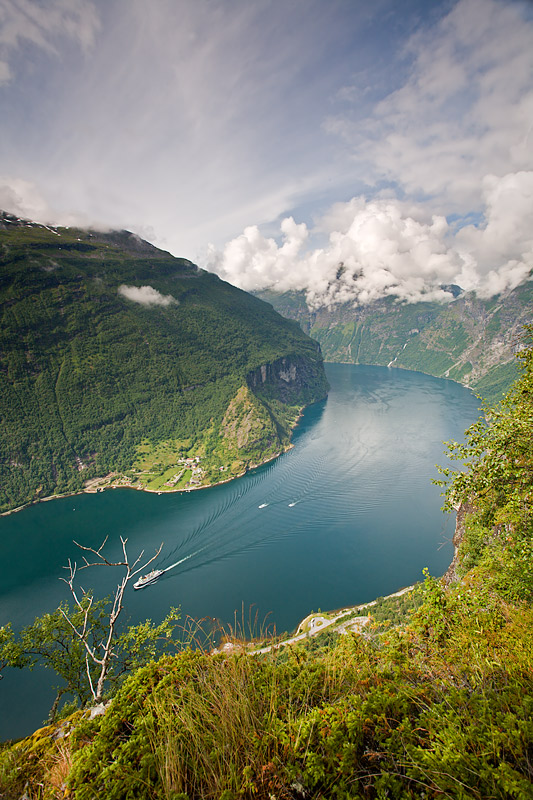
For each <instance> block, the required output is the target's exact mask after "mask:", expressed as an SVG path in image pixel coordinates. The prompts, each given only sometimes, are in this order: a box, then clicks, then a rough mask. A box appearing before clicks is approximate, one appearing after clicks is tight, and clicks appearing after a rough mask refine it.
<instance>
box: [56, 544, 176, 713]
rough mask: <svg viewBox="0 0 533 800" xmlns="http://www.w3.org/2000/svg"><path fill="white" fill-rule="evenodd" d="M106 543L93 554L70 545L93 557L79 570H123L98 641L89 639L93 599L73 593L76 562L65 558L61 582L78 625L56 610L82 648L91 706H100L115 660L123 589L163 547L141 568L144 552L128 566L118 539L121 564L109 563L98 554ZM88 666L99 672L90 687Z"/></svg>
mask: <svg viewBox="0 0 533 800" xmlns="http://www.w3.org/2000/svg"><path fill="white" fill-rule="evenodd" d="M107 539H108V537H107V536H106V538H105V539H104V541H103V543H102V544H101V545H100V547H99V548H98V549H97V550H95V549H94V548H93V547H85V546H84V545H82V544H78V542H76V541H75V542H74V544H75V545H76V546H77V547H79V548H80V549H81V550H84V551H85V552H86V553H92V554H93V556H95V560H94V561H89V560H88V559H87V558H86V556H83V561H84V562H85V563H84V564H83V565H82V566H80V567H79V570H82V569H87V568H88V567H97V566H98V567H123V569H124V573H123V576H122V580H121V581H120V583H119V584H118V586H117V588H116V590H115V594H114V596H113V600H112V606H111V611H110V612H109V617H108V619H107V623H106V625H105V632H104V635H103V637H102V639H101V640H100V641H97V642H93V641H92V639H91V633H92V627H91V624H90V612H91V608H92V604H93V596H92V594H91V593H90V592H87V591H85V590H84V589H83V588H82V589H81V595H80V594H79V593H78V591H77V590H76V587H75V586H74V581H75V579H76V574H77V572H78V571H79V570H78V567H77V564H76V562H74V563H73V562H72V561H71V560H70V558H69V560H68V566H67V567H64V569H66V570H68V572H69V575H68V577H67V578H61V580H62V581H64V582H65V583H66V584H67V585H68V587H69V588H70V592H71V594H72V597H73V598H74V603H75V606H76V609H77V610H78V611H79V612H80V613H81V620H82V621H81V623H80V624H79V625H75V624H74V623H73V622H72V620H71V619H70V617H69V616H68V615H67V614H66V613H65V611H64V610H63V608H62V607H61V606H60V608H59V610H60V611H61V613H62V614H63V616H64V618H65V619H66V621H67V622H68V624H69V625H70V627H71V628H72V630H73V632H74V634H75V636H76V637H77V638H78V639H79V641H80V642H81V643H82V645H83V647H84V648H85V665H86V668H87V676H88V678H89V686H90V688H91V693H92V696H93V698H94V702H95V703H101V702H102V698H103V690H104V684H105V681H106V678H107V676H108V674H109V671H110V669H111V667H112V660H113V658H114V657H115V652H114V644H115V637H116V633H117V620H118V618H119V616H120V612H121V611H122V608H123V605H122V601H123V598H124V592H125V591H126V587H127V585H128V583H129V582H130V581H131V580H132V578H134V577H135V576H136V575H138V574H139V573H140V572H143V571H144V570H145V569H146V567H147V566H148V565H149V564H151V563H152V561H155V559H156V558H157V557H158V555H159V553H160V552H161V549H162V547H163V545H162V544H161V545H160V546H159V549H158V550H157V552H156V553H155V555H153V556H152V558H150V559H148V561H145V562H144V563H142V564H141V563H140V562H141V560H142V557H143V555H144V550H142V551H141V553H140V554H139V555H138V556H137V558H136V559H135V561H133V562H132V563H130V560H129V557H128V553H127V551H126V543H127V541H128V540H127V539H123V538H122V536H121V537H120V542H121V544H122V554H123V560H121V561H109V560H108V559H107V558H106V557H105V556H104V555H103V553H102V550H103V549H104V547H105V545H106V543H107ZM91 663H92V664H94V665H96V666H97V667H99V668H100V670H99V673H98V678H97V680H96V686H95V685H94V682H93V679H92V677H91Z"/></svg>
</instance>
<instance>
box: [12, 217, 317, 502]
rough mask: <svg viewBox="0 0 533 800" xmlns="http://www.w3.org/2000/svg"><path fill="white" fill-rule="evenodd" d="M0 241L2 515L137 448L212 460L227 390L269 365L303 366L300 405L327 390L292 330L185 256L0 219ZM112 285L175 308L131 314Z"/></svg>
mask: <svg viewBox="0 0 533 800" xmlns="http://www.w3.org/2000/svg"><path fill="white" fill-rule="evenodd" d="M0 240H1V244H2V247H1V249H0V254H1V255H0V303H1V316H0V323H1V326H0V375H1V376H2V381H1V391H0V422H1V425H0V443H1V449H2V458H1V459H0V510H6V509H10V508H13V507H15V506H19V505H21V504H23V503H26V502H31V501H32V500H35V499H38V498H41V497H45V496H48V495H51V494H53V493H61V492H69V491H80V490H81V489H82V488H83V485H84V482H85V481H86V480H87V479H90V478H93V477H95V476H98V477H100V476H105V475H106V474H107V473H110V472H119V473H121V472H124V471H125V470H127V469H129V468H130V467H131V466H132V465H133V463H134V462H135V460H136V456H137V453H138V448H139V446H140V445H141V443H142V442H143V441H145V440H146V439H149V440H150V441H151V442H152V444H153V445H154V446H155V445H157V443H158V442H161V441H165V440H169V439H172V440H176V439H178V440H189V443H190V445H189V446H190V449H191V450H193V451H194V453H195V454H196V453H197V452H200V451H202V450H203V451H205V452H206V454H207V456H210V455H212V450H213V448H212V446H210V441H211V439H212V438H213V437H214V438H215V439H216V437H217V436H218V430H219V427H220V425H221V422H222V419H223V417H224V414H225V412H226V410H227V408H228V405H229V403H230V402H231V400H232V398H234V397H235V395H236V393H237V391H238V390H239V388H240V387H242V386H243V385H246V381H247V378H248V376H249V375H250V374H252V373H253V371H254V370H257V369H258V368H259V367H260V366H262V365H264V364H272V363H273V362H275V361H276V360H279V359H280V358H281V357H284V358H290V359H292V360H294V361H295V363H300V364H302V365H305V366H306V369H307V388H308V392H307V395H306V398H305V401H304V402H305V403H308V402H313V401H314V400H318V399H321V398H322V397H323V396H324V395H325V393H326V391H327V384H326V380H325V376H324V372H323V367H322V359H321V355H320V352H319V350H318V348H317V346H316V344H315V343H314V342H312V341H311V340H310V339H309V338H308V337H307V336H305V334H303V333H302V331H301V330H300V328H299V327H298V325H297V324H296V323H294V322H291V321H288V320H284V319H283V318H281V317H280V316H279V315H278V314H276V312H274V311H273V309H272V307H271V306H269V305H268V304H266V303H263V302H262V301H260V300H258V299H256V298H252V297H251V296H250V295H247V294H246V293H245V292H241V291H240V290H238V289H236V288H235V287H233V286H230V285H229V284H227V283H224V282H223V281H221V280H219V279H218V278H217V277H216V276H215V275H212V274H209V273H207V272H204V271H202V270H199V269H198V268H197V267H195V266H194V265H193V264H191V262H189V261H186V260H185V259H177V258H173V257H172V256H170V255H168V254H167V253H163V252H162V251H159V250H157V249H156V248H154V247H152V246H151V245H148V244H147V243H146V242H141V241H140V240H138V239H136V238H135V237H133V236H131V235H130V234H126V233H122V234H117V233H115V234H108V235H106V234H96V233H88V232H87V231H81V230H76V229H66V228H60V229H57V233H54V232H53V231H50V230H48V229H46V228H43V227H42V226H38V225H29V226H25V225H23V224H20V225H17V224H11V225H9V226H8V225H6V226H5V229H4V230H2V226H1V220H0ZM122 285H128V286H136V287H140V286H152V287H153V288H155V289H156V290H157V291H158V292H160V293H161V294H162V295H164V296H165V297H168V296H171V297H172V298H174V299H175V302H172V303H170V304H169V305H167V306H161V305H160V306H154V305H152V306H147V305H141V304H139V303H136V302H133V301H131V300H129V299H127V297H124V296H123V295H122V294H120V293H119V287H120V286H122ZM281 383H283V382H281ZM301 390H302V387H301V386H296V385H295V386H294V387H293V395H294V396H293V397H292V398H291V397H288V398H283V405H285V404H286V403H288V404H289V405H295V404H297V403H298V402H299V400H300V395H301ZM273 391H274V392H275V389H274V387H273ZM303 404H304V403H301V405H303ZM264 411H265V414H267V416H268V417H269V418H270V415H271V414H272V413H275V411H274V412H273V411H272V409H270V410H267V409H264ZM261 447H262V442H259V443H258V446H257V447H256V449H255V450H254V451H253V459H254V460H255V461H260V460H261V459H262V457H263V453H262V450H261ZM210 466H213V467H217V466H220V465H217V464H215V463H214V462H213V463H212V465H210V464H209V463H208V464H207V467H208V468H209V467H210Z"/></svg>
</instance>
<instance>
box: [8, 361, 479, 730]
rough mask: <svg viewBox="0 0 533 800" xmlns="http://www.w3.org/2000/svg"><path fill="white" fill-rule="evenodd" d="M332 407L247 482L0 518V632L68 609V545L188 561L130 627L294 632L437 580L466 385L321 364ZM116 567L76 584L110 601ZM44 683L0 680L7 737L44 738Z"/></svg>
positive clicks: (82, 501) (136, 603) (82, 500)
mask: <svg viewBox="0 0 533 800" xmlns="http://www.w3.org/2000/svg"><path fill="white" fill-rule="evenodd" d="M327 375H328V379H329V381H330V384H331V391H330V395H329V398H328V400H327V401H325V402H323V403H319V404H316V405H314V406H312V407H310V408H308V409H307V410H306V412H305V414H304V416H303V418H302V420H301V422H300V424H299V426H298V428H297V429H296V431H295V433H294V436H293V441H294V445H295V447H294V448H293V449H292V450H290V451H289V452H288V453H286V454H284V455H283V456H281V457H280V458H279V459H277V460H276V461H274V462H271V463H270V464H267V465H265V466H263V467H260V468H258V469H256V470H253V471H252V472H250V473H249V474H247V475H246V476H244V477H243V478H240V479H238V480H236V481H232V482H231V483H228V484H224V485H221V486H218V487H214V488H212V489H209V490H203V491H195V492H190V493H180V494H166V495H161V496H157V495H155V494H149V493H144V492H139V491H135V490H127V489H116V490H109V491H107V492H104V493H100V494H97V495H80V496H76V497H70V498H65V499H62V500H54V501H50V502H47V503H40V504H38V505H35V506H32V507H30V508H28V509H25V510H24V511H22V512H20V513H17V514H13V515H11V516H8V517H3V518H1V519H0V559H1V563H2V564H3V570H2V573H3V574H2V582H1V584H0V625H2V624H5V623H6V622H8V621H11V622H12V623H13V626H14V627H15V628H18V627H20V626H22V625H25V624H27V623H29V622H30V621H32V620H33V618H34V617H35V616H36V615H40V614H43V613H44V612H45V611H49V610H53V609H54V608H56V607H57V605H58V604H59V602H60V601H61V600H64V599H67V587H66V586H65V584H64V583H62V582H61V581H60V580H59V578H60V577H61V575H62V574H65V572H64V570H63V569H62V567H63V566H64V565H65V564H66V563H67V560H68V559H69V558H72V559H76V558H77V559H78V560H79V561H80V560H81V559H80V558H79V551H78V552H77V551H76V547H75V546H74V545H73V539H76V540H77V541H79V542H81V543H83V544H85V545H89V546H94V547H98V546H99V545H100V544H101V542H102V541H103V539H104V537H105V536H109V545H108V550H107V552H108V553H109V556H110V557H114V556H117V557H118V556H119V553H120V542H119V536H123V537H127V539H128V549H129V552H130V554H131V555H132V556H133V555H137V554H138V553H139V551H140V550H142V549H144V551H145V553H146V554H149V555H151V554H153V553H154V552H155V551H156V549H157V547H158V546H159V544H160V543H161V542H163V543H164V546H163V551H162V553H161V556H160V557H159V559H158V561H157V564H156V565H157V566H159V567H165V566H169V565H170V564H173V563H176V562H178V561H181V563H180V564H179V565H178V566H177V567H175V568H174V569H172V570H171V571H170V572H168V573H166V574H165V575H164V576H163V577H162V578H161V579H160V580H159V581H158V583H157V584H155V585H154V586H151V587H148V588H146V589H144V590H142V591H139V592H133V590H132V589H131V590H129V591H128V593H127V607H126V613H127V615H129V617H130V618H131V620H132V621H139V620H143V619H146V618H147V617H150V618H152V619H153V620H154V621H159V620H160V619H162V618H163V617H164V616H165V614H166V612H167V611H168V609H169V607H170V606H172V605H173V606H181V609H182V612H183V614H184V615H190V616H192V617H195V618H202V617H216V618H219V619H221V620H222V621H226V622H228V621H233V620H234V614H235V611H237V613H238V616H239V617H240V616H241V609H242V608H244V609H246V616H247V615H248V609H250V608H253V610H254V611H253V613H254V614H255V611H257V612H258V618H259V619H260V620H262V619H264V618H265V617H267V615H268V621H269V623H270V624H272V625H275V626H276V628H277V630H278V632H280V631H284V630H287V631H290V630H293V629H294V628H295V626H296V625H297V624H298V622H299V621H300V620H301V619H302V618H303V617H304V616H306V614H308V613H310V612H311V611H312V610H315V611H316V610H318V609H319V608H321V609H323V610H325V609H335V608H340V607H343V606H347V605H354V604H357V603H362V602H365V601H368V600H372V599H373V598H375V597H377V596H380V595H385V594H389V593H391V592H394V591H396V590H397V589H399V588H401V587H402V586H406V585H408V584H410V583H412V582H414V581H417V580H420V579H421V576H422V569H423V568H424V567H425V566H427V567H429V569H430V571H431V572H432V573H433V574H435V575H439V574H442V573H443V572H444V571H445V569H446V567H447V566H448V564H449V562H450V560H451V557H452V551H453V548H452V544H451V537H452V535H453V528H454V520H453V519H452V518H449V517H445V516H444V515H443V514H442V512H441V511H440V506H441V504H442V498H441V497H440V494H439V493H440V490H439V489H438V488H437V487H435V486H433V485H432V484H431V478H434V477H437V473H436V470H435V466H434V465H435V464H436V463H440V464H442V463H443V462H444V455H443V445H442V442H443V441H444V440H448V439H452V438H462V434H463V431H464V429H465V428H466V427H467V426H468V425H469V424H471V423H472V422H473V421H474V419H476V418H477V415H478V411H477V409H478V401H477V400H476V398H475V397H474V396H473V395H472V394H471V393H470V392H469V391H468V390H466V389H464V388H463V387H461V386H459V385H457V384H455V383H452V382H450V381H444V380H439V379H437V378H432V377H429V376H427V375H422V374H420V373H415V372H407V371H403V370H397V369H387V368H384V367H364V366H353V365H344V364H328V365H327ZM110 572H111V571H110V570H104V569H95V570H93V571H92V574H90V575H89V571H87V572H86V573H85V574H84V575H83V581H84V585H86V586H91V587H93V588H94V589H95V591H96V593H97V594H99V595H102V596H104V595H105V594H107V593H108V592H110V591H112V590H113V588H114V586H115V585H116V579H115V577H114V576H113V575H112V574H110ZM50 682H53V680H52V681H51V680H50V676H45V677H44V678H43V676H42V675H41V674H39V675H37V674H36V673H33V674H32V673H27V674H24V673H22V674H21V673H18V672H16V671H8V670H6V671H5V673H4V680H3V681H2V682H0V738H6V737H8V736H11V737H13V736H19V735H23V734H25V733H28V732H29V731H30V730H32V729H33V728H34V727H36V726H38V725H39V724H40V722H41V721H42V719H43V718H44V717H45V716H46V712H47V710H48V708H49V706H50V703H51V699H50V697H51V696H52V697H53V695H52V693H51V689H50V687H49V684H50Z"/></svg>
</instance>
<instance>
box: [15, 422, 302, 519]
mask: <svg viewBox="0 0 533 800" xmlns="http://www.w3.org/2000/svg"><path fill="white" fill-rule="evenodd" d="M304 411H305V407H304V408H302V409H301V410H300V413H299V414H298V417H297V418H296V420H295V422H294V425H293V426H292V428H291V432H292V431H293V430H294V429H295V428H296V427H297V425H298V423H299V421H300V420H301V418H302V416H303V412H304ZM293 447H294V444H293V443H292V442H289V444H288V445H287V446H286V447H285V448H284V449H283V450H280V451H279V453H275V454H274V455H273V456H269V457H268V458H265V459H264V461H261V462H260V463H258V464H249V465H248V466H247V467H246V468H245V469H244V470H243V471H242V472H239V474H238V475H232V476H231V477H229V478H223V479H222V480H220V481H216V482H215V483H208V484H204V485H203V486H189V487H188V488H183V489H149V488H148V487H146V486H136V485H135V484H132V483H118V481H119V480H120V479H121V478H124V477H125V476H124V475H116V476H115V478H116V481H113V482H111V483H108V484H106V485H104V486H101V485H97V484H98V482H99V481H105V480H107V479H108V478H110V477H112V476H113V473H110V474H109V475H104V476H102V477H101V478H90V479H89V480H90V482H91V484H93V485H91V486H85V487H84V488H83V489H81V490H80V491H77V492H63V493H62V494H51V495H48V497H40V498H38V499H37V500H32V501H30V502H29V503H24V505H22V506H17V508H10V509H9V510H8V511H2V512H0V517H8V516H9V515H10V514H17V513H18V512H19V511H23V510H24V509H25V508H31V506H36V505H38V503H48V502H49V501H50V500H64V499H65V498H66V497H78V496H80V495H82V494H99V493H100V492H104V491H106V490H107V489H134V490H135V491H136V492H148V493H150V494H157V495H158V496H160V495H163V494H177V493H185V492H197V491H199V490H201V489H213V488H214V487H215V486H221V485H222V484H225V483H231V481H235V480H238V479H239V478H243V477H244V476H245V475H246V474H247V473H248V472H250V470H252V469H258V468H259V467H262V466H264V465H265V464H269V463H270V462H271V461H275V460H276V458H279V457H280V456H282V455H283V454H284V453H288V452H289V450H292V448H293Z"/></svg>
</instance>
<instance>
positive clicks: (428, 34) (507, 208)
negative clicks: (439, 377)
mask: <svg viewBox="0 0 533 800" xmlns="http://www.w3.org/2000/svg"><path fill="white" fill-rule="evenodd" d="M532 126H533V6H532V4H531V3H529V2H528V3H525V2H518V0H516V1H515V0H505V2H504V1H503V0H459V2H455V0H449V1H448V0H445V1H443V2H439V1H438V0H434V1H433V2H431V0H426V1H425V2H415V0H402V3H397V2H395V1H394V0H374V2H372V3H369V2H363V1H362V0H254V2H251V1H250V0H151V1H150V2H147V0H93V1H92V2H91V1H90V0H46V1H45V0H41V1H40V0H0V136H1V141H2V148H1V151H0V207H3V208H5V209H6V210H9V211H13V212H14V213H18V214H20V215H22V216H27V217H30V218H33V219H36V220H38V221H44V222H52V223H58V224H82V225H95V226H99V227H105V226H108V227H119V228H122V227H125V228H128V229H130V230H134V231H135V232H137V233H139V234H140V235H141V236H143V237H144V238H147V239H149V240H150V241H152V242H154V243H155V244H157V245H158V246H160V247H163V248H164V249H168V250H170V251H171V252H172V253H174V254H175V255H180V256H185V257H187V258H190V259H192V260H194V261H196V262H198V263H200V264H201V265H202V266H206V267H208V268H209V269H212V270H215V271H217V272H218V273H219V274H220V275H221V276H223V277H225V278H226V279H228V280H230V281H232V282H234V283H236V284H237V285H240V286H242V287H243V288H246V289H254V288H264V287H273V288H278V289H287V288H295V289H304V290H305V291H306V292H307V296H308V301H309V303H310V304H312V305H313V304H314V305H324V304H326V305H328V304H329V305H331V304H334V303H336V302H341V301H345V300H354V301H359V302H365V301H367V300H371V299H374V298H375V297H379V296H383V295H387V294H392V295H394V296H397V297H399V298H402V299H407V300H416V299H424V298H425V299H434V298H438V297H442V290H441V289H440V288H439V286H440V284H441V283H452V282H456V283H459V284H460V285H462V286H464V288H467V289H472V288H473V289H476V290H477V291H478V292H479V293H481V294H483V293H484V294H485V295H490V294H494V293H495V292H497V291H504V290H506V289H509V288H512V287H513V286H515V285H517V284H518V283H520V282H521V281H523V280H525V279H526V278H527V276H528V275H529V271H530V270H531V267H532V261H533V259H532V254H533V232H532V227H533V226H531V218H532V212H533V171H532V170H533V167H532V160H533V159H532V155H533V133H532ZM341 261H342V263H343V264H344V265H345V272H344V273H343V276H342V279H341V280H340V281H337V282H336V284H335V285H334V286H332V280H331V277H332V275H333V274H336V273H337V269H338V264H339V262H341Z"/></svg>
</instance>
